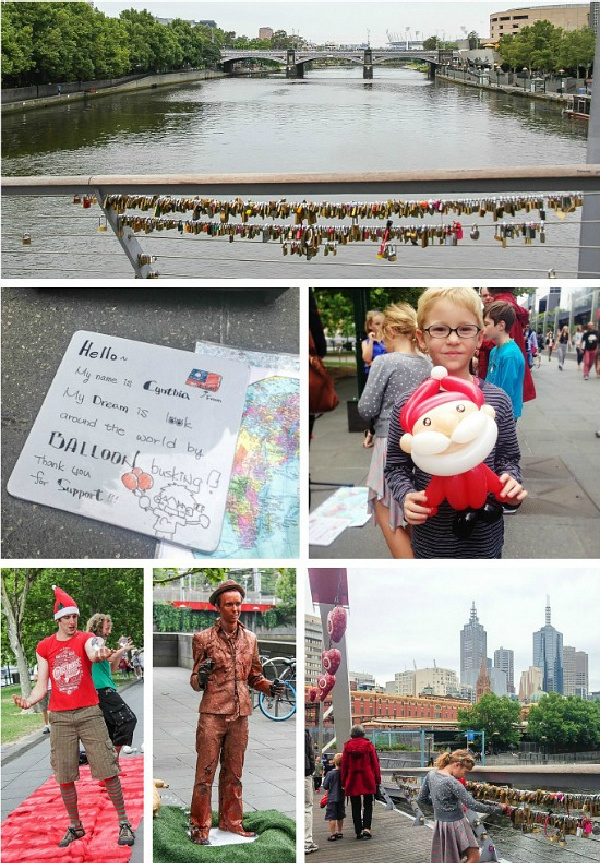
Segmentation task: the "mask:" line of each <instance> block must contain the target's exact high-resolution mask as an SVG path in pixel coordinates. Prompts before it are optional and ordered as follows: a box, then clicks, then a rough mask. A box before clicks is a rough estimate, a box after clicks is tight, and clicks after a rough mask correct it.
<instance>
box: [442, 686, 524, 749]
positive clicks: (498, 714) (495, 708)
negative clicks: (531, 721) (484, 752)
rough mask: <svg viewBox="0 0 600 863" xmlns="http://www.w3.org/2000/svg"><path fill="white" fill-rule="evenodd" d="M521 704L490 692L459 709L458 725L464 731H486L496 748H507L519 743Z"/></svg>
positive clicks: (489, 740) (488, 738)
mask: <svg viewBox="0 0 600 863" xmlns="http://www.w3.org/2000/svg"><path fill="white" fill-rule="evenodd" d="M520 712H521V706H520V704H519V703H518V701H511V700H510V698H507V697H506V696H503V697H502V698H499V697H498V696H497V695H494V693H493V692H488V693H486V694H485V695H482V697H481V698H480V699H479V701H478V702H477V704H472V705H471V706H470V707H467V708H466V709H465V710H459V711H458V717H457V718H458V727H459V728H460V729H461V730H463V731H468V730H469V729H472V730H473V731H484V732H485V736H486V739H487V741H488V743H490V744H492V742H493V745H494V748H500V749H506V748H507V747H509V746H516V745H518V743H519V739H520V735H519V731H518V729H517V727H516V726H517V724H518V722H519V716H520Z"/></svg>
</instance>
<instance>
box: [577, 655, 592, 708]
mask: <svg viewBox="0 0 600 863" xmlns="http://www.w3.org/2000/svg"><path fill="white" fill-rule="evenodd" d="M589 690H590V679H589V673H588V655H587V653H585V652H584V651H583V650H576V651H575V695H579V696H580V697H581V698H584V699H586V700H587V699H588V698H589Z"/></svg>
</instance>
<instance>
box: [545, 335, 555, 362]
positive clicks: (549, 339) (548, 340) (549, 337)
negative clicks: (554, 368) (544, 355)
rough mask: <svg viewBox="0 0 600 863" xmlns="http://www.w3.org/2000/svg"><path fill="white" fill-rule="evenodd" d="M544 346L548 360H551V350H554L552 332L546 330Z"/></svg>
mask: <svg viewBox="0 0 600 863" xmlns="http://www.w3.org/2000/svg"><path fill="white" fill-rule="evenodd" d="M546 347H547V348H548V362H549V363H551V362H552V351H553V350H554V332H553V331H552V330H548V332H547V333H546Z"/></svg>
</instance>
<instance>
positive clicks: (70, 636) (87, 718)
mask: <svg viewBox="0 0 600 863" xmlns="http://www.w3.org/2000/svg"><path fill="white" fill-rule="evenodd" d="M52 589H53V591H54V593H55V596H56V601H55V604H54V619H55V620H56V621H57V623H58V632H57V633H56V634H53V635H51V636H50V637H49V638H45V639H44V640H43V641H40V642H39V644H38V645H37V648H36V660H37V665H38V680H37V683H36V685H35V687H34V688H33V691H32V693H31V695H30V696H29V697H28V698H24V697H23V696H21V695H13V701H14V703H15V704H16V705H17V707H20V708H21V709H23V710H28V709H29V708H30V707H32V706H33V705H34V704H37V702H38V701H41V700H42V698H43V697H44V696H45V695H46V692H47V690H48V677H49V676H50V677H51V678H52V689H51V694H50V704H49V711H50V763H51V764H52V768H53V770H54V773H55V774H56V781H57V783H58V785H59V787H60V794H61V797H62V801H63V804H64V807H65V809H66V810H67V813H68V815H69V828H68V829H67V832H66V833H65V835H64V836H63V838H62V839H61V841H60V842H59V843H58V847H59V848H66V847H67V846H68V845H70V844H71V843H72V842H75V841H76V840H77V839H82V838H83V837H84V836H85V830H84V829H83V824H82V823H81V819H80V817H79V809H78V806H77V791H76V789H75V780H77V779H79V741H80V740H81V742H82V743H83V745H84V747H85V752H86V755H87V759H88V763H89V765H90V767H91V771H92V776H93V777H94V779H98V780H104V784H105V787H106V791H107V792H108V796H109V797H110V799H111V802H112V804H113V806H114V807H115V809H116V810H117V814H118V817H119V838H118V840H117V843H118V844H119V845H133V843H134V835H133V831H132V829H131V824H130V823H129V819H128V818H127V814H126V812H125V803H124V801H123V792H122V790H121V782H120V779H119V765H118V762H117V754H116V752H115V750H114V748H113V746H112V744H111V742H110V738H109V736H108V730H107V728H106V723H105V721H104V716H103V714H102V711H101V710H100V708H99V706H98V694H97V692H96V688H95V686H94V681H93V679H92V664H93V663H94V662H104V661H105V660H107V659H110V657H111V656H112V654H113V651H112V650H109V649H108V648H107V647H106V645H105V643H104V639H102V638H95V637H94V634H93V633H92V632H80V631H79V630H78V629H77V619H78V617H79V609H78V608H77V605H76V604H75V601H74V600H73V599H72V598H71V597H70V596H69V594H68V593H65V591H64V590H61V589H60V587H57V586H56V585H52Z"/></svg>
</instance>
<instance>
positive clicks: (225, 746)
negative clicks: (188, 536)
mask: <svg viewBox="0 0 600 863" xmlns="http://www.w3.org/2000/svg"><path fill="white" fill-rule="evenodd" d="M193 656H194V668H193V670H192V675H191V677H190V685H191V687H192V689H194V690H196V692H199V691H200V686H199V684H198V680H197V677H196V675H197V673H198V669H199V668H200V665H201V664H202V663H203V662H204V660H205V659H212V660H214V669H213V672H212V674H211V675H210V677H209V679H208V682H207V684H206V686H205V688H204V693H203V696H202V701H201V703H200V717H199V719H198V727H197V729H196V753H197V755H196V776H195V779H194V792H193V795H192V807H191V813H190V827H191V832H192V838H194V837H198V836H201V837H203V838H205V837H207V836H208V832H209V830H210V828H211V824H212V802H211V799H212V784H213V779H214V776H215V770H216V768H217V762H218V761H219V760H220V765H221V769H220V773H219V827H220V829H221V830H230V831H232V832H233V833H239V832H240V831H241V830H242V829H243V828H242V817H243V812H242V770H243V767H244V753H245V751H246V747H247V745H248V717H249V716H250V714H251V713H252V699H251V697H250V687H252V688H253V689H257V690H259V691H260V692H269V691H270V688H271V683H270V682H269V681H268V680H267V679H266V678H265V677H263V673H262V666H261V664H260V659H259V656H258V647H257V643H256V636H255V635H254V633H253V632H249V631H248V630H247V629H246V628H245V627H244V626H243V624H241V623H239V622H238V628H237V632H236V634H235V636H228V635H227V633H226V632H225V630H224V629H223V628H222V627H221V623H220V620H217V621H216V623H215V625H214V626H212V627H211V628H210V629H204V630H203V631H202V632H197V633H195V635H194V641H193Z"/></svg>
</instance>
